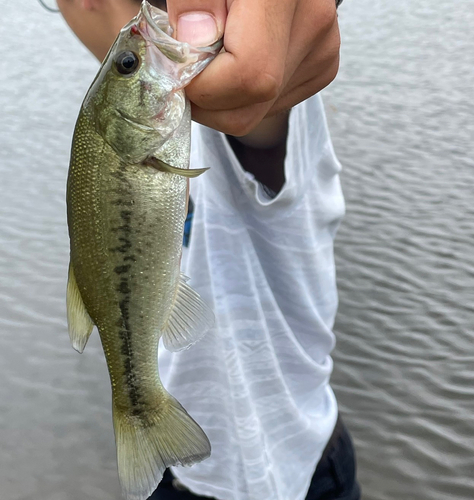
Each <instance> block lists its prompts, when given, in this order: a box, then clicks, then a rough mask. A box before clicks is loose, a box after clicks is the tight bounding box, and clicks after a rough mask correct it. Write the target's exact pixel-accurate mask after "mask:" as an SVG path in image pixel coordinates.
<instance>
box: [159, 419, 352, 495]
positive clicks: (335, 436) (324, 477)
mask: <svg viewBox="0 0 474 500" xmlns="http://www.w3.org/2000/svg"><path fill="white" fill-rule="evenodd" d="M149 500H210V499H209V497H203V496H200V495H195V494H194V493H192V492H191V491H189V490H188V489H186V488H184V487H183V486H182V485H180V484H179V483H178V482H177V481H176V479H175V477H174V476H173V474H171V472H170V471H169V469H167V470H166V471H165V474H164V476H163V480H162V481H161V483H160V484H159V485H158V488H157V489H156V491H155V492H154V493H153V494H152V495H151V497H150V498H149ZM211 500H212V499H211ZM306 500H360V488H359V484H358V483H357V478H356V460H355V452H354V446H353V444H352V439H351V437H350V435H349V431H348V430H347V428H346V426H345V425H344V423H343V422H342V419H341V418H340V417H339V418H338V419H337V423H336V426H335V428H334V432H333V433H332V436H331V438H330V439H329V442H328V444H327V445H326V448H325V449H324V451H323V454H322V456H321V460H320V461H319V463H318V466H317V467H316V471H315V472H314V474H313V478H312V479H311V484H310V486H309V490H308V494H307V495H306Z"/></svg>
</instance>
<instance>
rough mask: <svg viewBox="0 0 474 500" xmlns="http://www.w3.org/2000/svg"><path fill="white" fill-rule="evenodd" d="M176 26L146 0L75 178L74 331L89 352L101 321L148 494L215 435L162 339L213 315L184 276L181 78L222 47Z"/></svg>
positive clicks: (140, 481) (99, 98)
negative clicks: (192, 406)
mask: <svg viewBox="0 0 474 500" xmlns="http://www.w3.org/2000/svg"><path fill="white" fill-rule="evenodd" d="M219 48H220V46H219V43H216V44H215V45H214V46H212V47H209V48H203V49H196V48H193V47H190V46H189V45H188V44H182V43H179V42H177V41H176V40H174V39H173V38H172V37H171V36H170V28H169V24H168V18H167V14H166V13H164V12H162V11H160V10H158V9H156V8H154V7H152V6H150V5H149V4H148V3H147V2H144V3H143V5H142V8H141V11H140V14H139V15H138V16H137V17H136V18H134V19H133V20H132V21H131V22H130V23H129V24H127V25H126V26H125V27H124V28H123V29H122V30H121V32H120V34H119V36H118V38H117V40H116V41H115V43H114V45H113V46H112V48H111V49H110V51H109V53H108V55H107V57H106V58H105V60H104V62H103V64H102V66H101V68H100V70H99V73H98V75H97V77H96V78H95V80H94V82H93V84H92V86H91V88H90V89H89V91H88V93H87V95H86V97H85V99H84V102H83V105H82V108H81V111H80V114H79V117H78V120H77V124H76V128H75V132H74V138H73V145H72V153H71V163H70V169H69V176H68V184H67V209H68V226H69V236H70V242H71V262H70V268H69V280H68V287H67V310H68V325H69V334H70V338H71V342H72V345H73V347H74V348H75V349H76V350H77V351H79V352H82V351H83V349H84V347H85V345H86V343H87V340H88V338H89V336H90V334H91V331H92V328H93V325H96V326H97V328H98V330H99V334H100V338H101V341H102V346H103V349H104V353H105V357H106V360H107V366H108V370H109V374H110V380H111V384H112V404H113V422H114V430H115V438H116V445H117V462H118V470H119V478H120V482H121V485H122V489H123V493H124V496H125V497H126V498H127V499H128V500H144V499H146V498H148V496H149V495H150V494H151V493H152V492H153V491H154V489H155V488H156V486H157V484H158V483H159V481H160V480H161V478H162V475H163V472H164V470H165V468H166V467H168V466H171V465H192V464H194V463H196V462H199V461H201V460H203V459H205V458H207V457H208V456H209V455H210V444H209V441H208V439H207V437H206V435H205V434H204V432H203V431H202V429H201V428H200V427H199V425H198V424H197V423H196V422H195V421H194V420H193V419H192V418H191V417H190V416H189V415H188V414H187V412H186V410H185V409H184V408H183V407H182V406H181V405H180V403H179V402H178V401H177V400H176V399H174V398H173V397H172V396H171V395H170V394H169V393H167V391H166V390H165V389H164V388H163V386H162V384H161V381H160V378H159V374H158V357H157V354H158V341H159V338H160V337H161V336H162V337H163V340H164V344H165V347H167V348H168V349H170V350H180V349H183V348H186V347H188V346H189V345H190V344H192V343H194V342H195V341H197V340H199V338H201V337H202V335H203V334H204V333H205V332H206V331H207V330H208V329H209V327H210V326H211V325H212V323H213V314H212V312H211V311H210V310H209V308H208V307H207V306H206V305H205V304H204V303H203V302H202V301H201V299H200V297H199V295H198V294H197V293H196V292H194V291H193V290H192V289H191V288H190V287H189V286H188V285H187V283H186V281H187V279H186V278H185V277H184V276H182V275H181V274H180V258H181V249H182V239H183V228H184V222H185V217H186V203H187V182H188V178H189V177H192V176H195V175H199V174H200V173H202V172H203V171H204V170H205V169H196V170H190V169H189V150H190V127H191V117H190V105H189V102H188V101H187V100H186V97H185V94H184V91H183V87H184V86H185V85H186V84H187V83H189V81H190V80H191V79H192V78H193V77H194V76H195V75H196V74H197V73H199V72H200V71H201V70H202V69H203V68H204V67H205V66H206V64H207V63H209V62H210V61H211V60H212V58H213V57H214V56H215V55H216V54H217V52H218V51H219Z"/></svg>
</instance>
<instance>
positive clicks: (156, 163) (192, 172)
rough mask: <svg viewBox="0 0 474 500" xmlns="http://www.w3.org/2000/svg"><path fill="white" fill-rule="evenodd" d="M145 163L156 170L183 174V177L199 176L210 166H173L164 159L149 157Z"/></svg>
mask: <svg viewBox="0 0 474 500" xmlns="http://www.w3.org/2000/svg"><path fill="white" fill-rule="evenodd" d="M145 165H148V166H149V167H153V168H156V170H160V171H161V172H168V173H170V174H176V175H182V176H183V177H197V176H198V175H201V174H203V173H204V172H206V170H209V167H208V168H179V167H173V166H172V165H168V163H165V162H164V161H162V160H159V159H158V158H154V157H151V158H148V159H147V160H145Z"/></svg>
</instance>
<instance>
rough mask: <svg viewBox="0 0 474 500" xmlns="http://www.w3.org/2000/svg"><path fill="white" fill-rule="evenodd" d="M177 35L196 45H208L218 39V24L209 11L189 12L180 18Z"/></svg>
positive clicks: (179, 38) (182, 39)
mask: <svg viewBox="0 0 474 500" xmlns="http://www.w3.org/2000/svg"><path fill="white" fill-rule="evenodd" d="M176 28H177V30H176V31H177V33H176V35H177V36H176V37H177V39H178V40H179V41H180V42H187V43H189V44H190V45H194V46H195V47H207V46H208V45H211V44H213V43H214V42H215V41H217V36H218V35H217V24H216V20H215V19H214V17H213V16H211V14H208V13H207V12H188V13H186V14H183V15H182V16H180V17H179V18H178V25H177V27H176Z"/></svg>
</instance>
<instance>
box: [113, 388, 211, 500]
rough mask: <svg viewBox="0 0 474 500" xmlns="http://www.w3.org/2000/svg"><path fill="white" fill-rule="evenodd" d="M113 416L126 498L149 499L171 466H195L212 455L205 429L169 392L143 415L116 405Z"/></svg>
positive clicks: (127, 499)
mask: <svg viewBox="0 0 474 500" xmlns="http://www.w3.org/2000/svg"><path fill="white" fill-rule="evenodd" d="M113 418H114V429H115V441H116V444H117V465H118V473H119V479H120V484H121V486H122V493H123V496H124V498H125V499H126V500H146V499H147V498H148V497H149V496H150V495H151V494H152V493H153V491H155V489H156V487H157V486H158V483H159V482H160V481H161V479H162V477H163V473H164V471H165V469H166V468H167V467H170V466H172V465H173V466H175V465H182V466H191V465H193V464H195V463H198V462H201V461H202V460H204V459H206V458H208V457H209V456H210V454H211V445H210V443H209V440H208V438H207V436H206V434H205V433H204V431H203V430H202V429H201V427H199V425H198V424H197V423H196V422H195V421H194V420H193V419H192V418H191V417H190V416H189V415H188V413H187V412H186V410H185V409H184V408H183V407H182V406H181V405H180V403H179V402H178V401H177V400H176V399H174V398H173V397H172V396H171V395H170V394H168V393H166V400H165V402H164V403H163V404H162V406H160V407H159V408H157V409H156V410H155V411H150V412H145V413H143V414H140V415H134V414H133V413H132V412H131V411H130V410H128V412H127V411H124V410H121V409H119V408H117V407H116V406H115V404H114V406H113Z"/></svg>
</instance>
